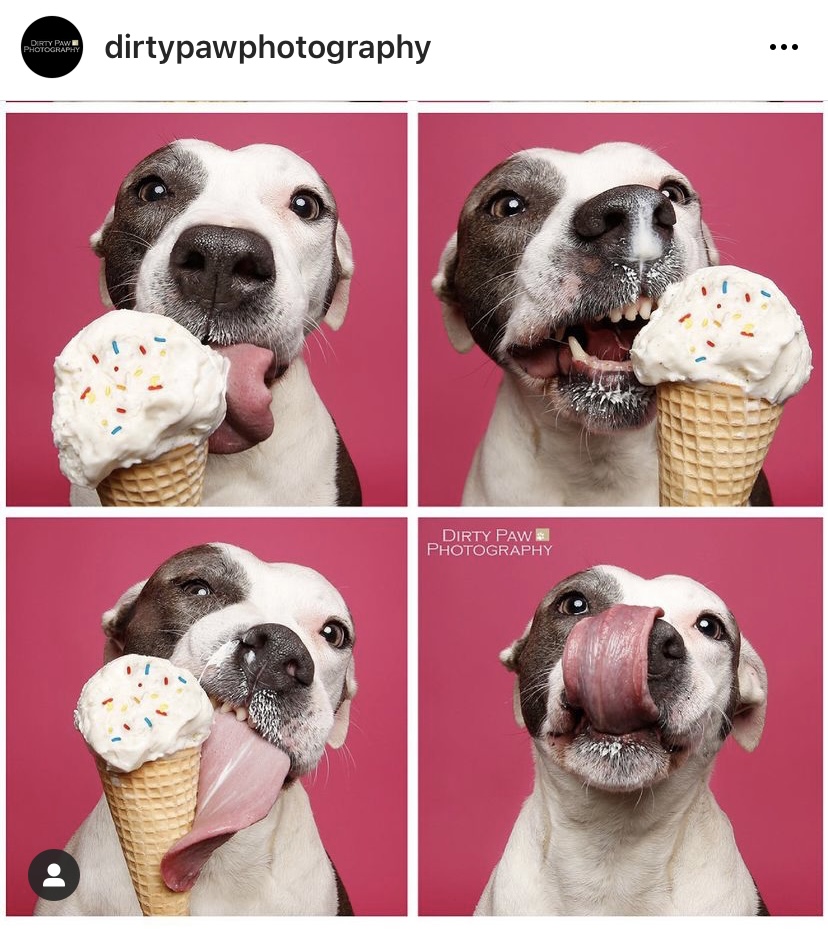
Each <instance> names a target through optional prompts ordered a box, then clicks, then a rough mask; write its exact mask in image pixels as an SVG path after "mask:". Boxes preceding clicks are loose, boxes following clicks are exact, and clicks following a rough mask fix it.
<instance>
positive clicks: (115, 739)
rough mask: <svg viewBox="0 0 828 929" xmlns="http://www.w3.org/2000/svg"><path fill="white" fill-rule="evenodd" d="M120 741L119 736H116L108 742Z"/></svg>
mask: <svg viewBox="0 0 828 929" xmlns="http://www.w3.org/2000/svg"><path fill="white" fill-rule="evenodd" d="M120 741H121V737H120V736H119V735H116V736H115V738H114V739H110V742H120Z"/></svg>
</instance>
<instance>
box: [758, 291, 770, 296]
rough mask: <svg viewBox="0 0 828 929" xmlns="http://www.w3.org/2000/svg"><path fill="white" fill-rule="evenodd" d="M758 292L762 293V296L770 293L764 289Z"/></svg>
mask: <svg viewBox="0 0 828 929" xmlns="http://www.w3.org/2000/svg"><path fill="white" fill-rule="evenodd" d="M759 293H760V294H762V296H763V297H770V294H769V293H768V292H767V291H766V290H760V291H759Z"/></svg>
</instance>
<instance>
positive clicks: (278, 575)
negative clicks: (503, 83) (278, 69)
mask: <svg viewBox="0 0 828 929" xmlns="http://www.w3.org/2000/svg"><path fill="white" fill-rule="evenodd" d="M5 129H6V153H5V158H6V192H7V231H8V235H7V265H6V283H7V289H6V293H7V297H6V331H7V347H6V353H5V364H6V372H7V385H8V388H9V389H8V391H7V403H6V452H5V464H6V497H5V508H4V516H5V541H6V559H5V561H6V565H5V571H6V575H5V576H6V617H7V620H6V630H5V632H6V638H5V648H6V656H7V658H6V683H7V694H8V701H7V703H8V707H7V712H6V759H7V762H6V818H5V822H6V876H5V879H6V883H5V887H6V915H7V916H9V917H13V916H31V915H37V916H41V917H43V916H46V917H49V916H74V917H84V916H96V915H102V916H112V915H118V916H122V915H124V916H129V915H131V916H138V915H141V914H143V915H188V916H191V917H195V918H199V917H209V916H221V915H235V916H273V915H304V916H314V917H320V916H333V915H356V916H357V917H358V918H359V917H368V916H385V917H405V918H407V921H419V918H420V917H431V918H433V917H438V918H444V919H448V918H452V919H453V920H454V919H456V918H458V917H470V916H472V915H506V916H508V915H536V916H541V915H574V916H588V917H590V916H605V915H627V916H630V915H632V916H635V915H660V916H682V915H764V914H766V913H770V914H771V915H775V916H782V917H791V916H821V915H822V913H823V853H822V849H823V825H822V810H823V751H824V738H823V726H824V720H823V712H822V707H823V647H824V643H823V619H822V616H823V545H822V540H823V531H824V526H823V499H822V488H823V454H822V449H823V441H824V432H823V402H822V398H823V364H822V352H823V323H822V318H823V315H822V306H823V298H822V283H823V241H824V238H823V215H822V203H823V196H822V192H823V164H824V151H823V131H824V120H823V113H822V107H821V106H820V105H806V104H770V103H768V104H762V105H761V106H759V105H739V106H736V105H723V104H707V105H704V106H701V105H693V106H688V105H679V104H675V105H673V106H672V107H671V106H669V105H659V106H655V105H646V104H632V103H628V104H599V103H586V102H583V103H580V104H566V105H564V104H558V105H552V104H547V105H543V106H541V105H538V104H530V103H528V102H527V103H526V104H523V105H520V104H508V105H507V104H494V103H492V104H485V105H484V104H462V105H461V104H448V103H428V104H426V103H398V104H393V103H376V104H365V103H359V104H358V103H353V104H321V103H314V104H304V105H301V106H300V105H298V104H297V105H291V106H288V105H281V106H279V105H261V106H259V105H257V106H255V107H254V106H253V105H251V104H248V105H244V106H242V105H238V106H235V107H234V106H231V105H229V104H228V105H221V106H219V105H216V104H207V103H204V104H195V103H194V104H187V105H184V104H174V105H172V104H171V105H166V106H161V105H150V104H140V105H139V104H137V103H136V104H119V105H117V106H116V105H114V104H96V105H94V106H92V105H89V106H84V107H78V106H75V105H60V104H49V105H45V104H44V105H39V104H26V105H24V104H9V105H7V113H6V117H5ZM733 140H738V144H737V143H735V142H733ZM746 153H747V154H746ZM793 179H795V187H796V190H797V193H796V195H791V185H792V183H793V182H794V180H793ZM44 217H49V219H48V221H44ZM688 279H690V281H691V284H688V285H687V287H686V288H685V289H684V290H682V286H683V283H684V282H686V281H687V280H688ZM671 295H672V300H673V303H672V305H671V303H670V299H671ZM662 298H663V299H662ZM44 308H47V311H45V312H44ZM136 311H138V312H136ZM668 326H669V327H670V328H669V331H667V332H666V335H665V334H663V335H662V336H661V341H658V338H657V336H656V335H655V333H657V332H658V330H659V329H660V330H661V331H662V333H663V332H664V330H665V329H667V327H668ZM650 327H652V328H650ZM648 330H649V333H652V334H653V338H652V340H650V341H651V345H652V346H653V347H652V348H651V351H650V353H649V354H647V351H646V342H647V341H648V337H647V336H645V335H644V334H645V333H648ZM640 335H641V336H643V337H642V338H639V336H640ZM671 352H672V353H673V354H672V355H671V354H670V353H671ZM653 359H655V361H654V360H653ZM670 364H672V365H673V368H669V365H670ZM705 366H706V367H705ZM700 371H701V372H704V373H701V374H700V373H699V372H700ZM211 372H212V375H211ZM654 372H655V373H654ZM665 372H666V373H665ZM709 372H713V373H709ZM211 376H213V377H217V378H218V380H219V381H220V382H221V383H223V385H224V387H223V389H222V387H221V386H220V387H219V389H218V390H216V389H215V388H211V387H209V386H208V384H209V381H210V377H211ZM675 381H681V385H680V386H681V387H682V388H686V390H684V391H683V392H682V396H681V399H680V401H679V400H676V399H673V401H672V402H673V403H674V404H679V403H681V404H684V405H683V406H680V407H679V408H678V412H676V407H675V405H674V406H673V407H668V405H667V404H668V401H667V399H665V398H667V397H668V396H673V397H675V394H674V393H672V394H670V393H669V392H668V388H669V389H670V390H673V388H675V383H674V382H675ZM720 381H721V383H720ZM665 382H666V384H665ZM697 383H699V384H701V387H700V388H699V387H697V386H696V384H697ZM656 385H659V386H656ZM15 396H17V397H20V396H25V397H26V398H27V399H26V402H25V404H23V403H20V402H14V397H15ZM688 397H689V398H691V399H688ZM788 401H790V402H788ZM691 403H692V406H689V405H688V404H691ZM783 409H784V416H781V415H780V414H781V412H782V410H783ZM671 417H672V418H671ZM47 424H51V427H52V429H51V431H50V430H49V428H48V425H47ZM657 424H658V430H660V431H658V430H657ZM668 426H669V428H668ZM124 440H126V441H124ZM182 455H183V456H185V457H183V458H182ZM159 459H161V461H160V465H159ZM147 462H149V464H147ZM668 470H669V473H670V475H671V477H670V486H669V487H668V480H667V477H666V475H667V473H668ZM659 474H661V478H660V479H659ZM671 495H672V496H671ZM99 506H100V507H101V508H100V509H95V507H99ZM112 506H120V507H121V510H120V512H113V510H112V509H111V507H112ZM666 506H671V507H672V508H671V509H670V510H669V511H665V509H664V507H666ZM123 507H128V509H126V510H125V509H123ZM148 507H152V509H149V508H148ZM346 507H347V509H346ZM12 657H14V660H12ZM38 681H40V682H41V684H40V686H38V685H37V683H36V682H38ZM87 682H88V683H87ZM145 683H146V685H147V686H146V687H144V684H145ZM43 684H45V686H43ZM139 688H140V689H139ZM188 688H191V689H190V690H188ZM82 691H83V692H82ZM191 693H193V694H194V696H192V697H190V694H191ZM191 702H193V703H198V705H199V707H200V712H201V714H202V715H201V717H199V718H197V716H196V711H195V710H193V709H191V708H190V703H191ZM170 715H172V716H173V717H174V725H173V727H169V726H168V721H169V716H170ZM176 716H178V718H175V717H176ZM199 719H200V721H199ZM32 756H34V757H32ZM22 757H25V758H26V759H27V763H26V764H23V763H21V762H20V761H17V762H15V761H14V759H20V758H22ZM199 759H200V762H199ZM164 778H168V780H163V779H164ZM102 792H103V796H102ZM184 795H186V797H185V796H184ZM173 797H174V799H171V798H173ZM179 819H180V821H179Z"/></svg>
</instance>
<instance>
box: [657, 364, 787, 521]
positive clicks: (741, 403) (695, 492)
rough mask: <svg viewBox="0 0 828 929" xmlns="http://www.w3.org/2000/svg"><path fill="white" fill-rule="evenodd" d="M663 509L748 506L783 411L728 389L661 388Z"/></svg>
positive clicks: (712, 386)
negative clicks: (669, 507) (670, 507)
mask: <svg viewBox="0 0 828 929" xmlns="http://www.w3.org/2000/svg"><path fill="white" fill-rule="evenodd" d="M656 396H657V401H658V464H659V501H660V504H661V506H745V505H746V504H747V502H748V498H749V497H750V492H751V490H752V488H753V484H754V482H755V480H756V476H757V475H758V474H759V471H760V470H761V468H762V462H763V461H764V460H765V455H766V454H767V451H768V448H769V446H770V443H771V440H772V439H773V434H774V432H775V431H776V427H777V425H778V423H779V418H780V417H781V416H782V407H781V405H779V404H775V403H769V402H768V401H767V400H763V399H757V398H754V397H749V396H747V394H746V393H745V392H744V390H742V389H741V388H740V387H733V386H731V385H729V384H705V385H704V387H703V388H701V387H698V386H692V385H690V384H670V383H666V384H659V385H658V388H657V391H656Z"/></svg>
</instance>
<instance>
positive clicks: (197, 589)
mask: <svg viewBox="0 0 828 929" xmlns="http://www.w3.org/2000/svg"><path fill="white" fill-rule="evenodd" d="M181 589H182V590H183V591H184V593H185V594H187V595H188V596H190V597H209V596H210V594H211V593H212V592H213V590H212V588H211V587H210V585H209V584H207V583H206V582H205V581H202V580H201V579H200V578H193V579H192V580H190V581H184V583H183V584H182V585H181Z"/></svg>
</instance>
